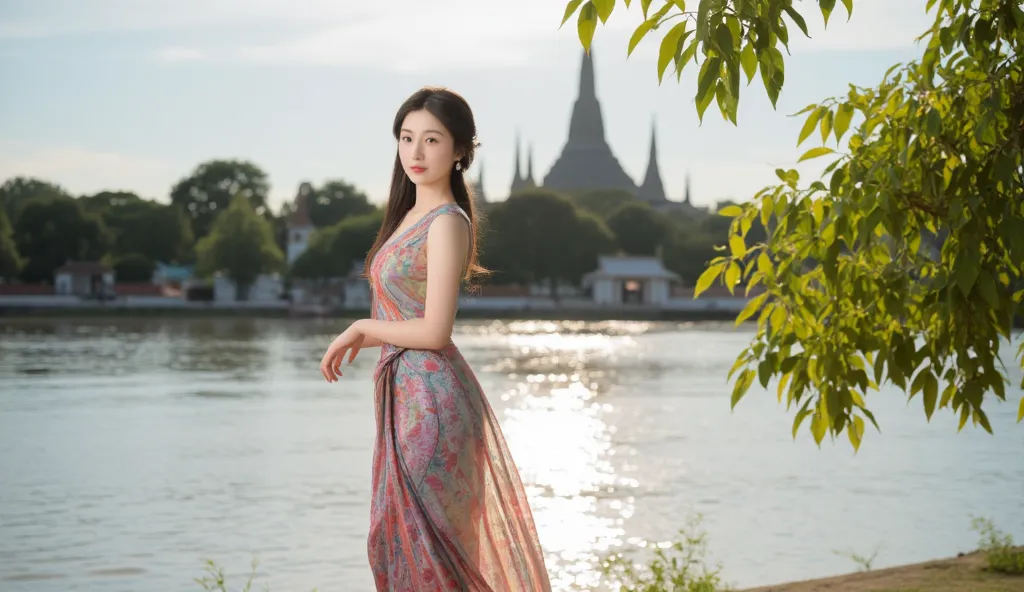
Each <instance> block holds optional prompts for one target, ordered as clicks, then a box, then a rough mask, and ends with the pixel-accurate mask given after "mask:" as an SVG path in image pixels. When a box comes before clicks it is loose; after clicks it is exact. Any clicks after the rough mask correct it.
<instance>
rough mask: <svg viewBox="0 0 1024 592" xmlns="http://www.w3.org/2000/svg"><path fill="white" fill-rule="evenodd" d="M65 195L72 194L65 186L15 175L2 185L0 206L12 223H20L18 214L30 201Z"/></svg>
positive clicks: (0, 188)
mask: <svg viewBox="0 0 1024 592" xmlns="http://www.w3.org/2000/svg"><path fill="white" fill-rule="evenodd" d="M65 197H71V195H70V194H68V192H67V191H64V188H62V187H60V186H58V185H54V184H53V183H49V182H47V181H43V180H41V179H34V178H31V177H14V178H12V179H8V180H7V181H6V182H4V184H3V185H0V208H3V210H4V212H5V213H6V214H7V219H8V220H9V221H10V223H11V224H12V225H15V224H17V223H18V214H19V213H20V212H21V209H22V208H23V207H24V206H25V204H27V203H29V202H30V201H32V200H36V199H53V198H65Z"/></svg>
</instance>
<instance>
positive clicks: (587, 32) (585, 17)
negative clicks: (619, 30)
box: [576, 1, 597, 53]
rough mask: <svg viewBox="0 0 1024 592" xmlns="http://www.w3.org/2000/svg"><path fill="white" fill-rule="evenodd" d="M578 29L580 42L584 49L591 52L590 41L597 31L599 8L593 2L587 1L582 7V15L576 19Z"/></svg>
mask: <svg viewBox="0 0 1024 592" xmlns="http://www.w3.org/2000/svg"><path fill="white" fill-rule="evenodd" d="M576 31H577V32H578V33H579V36H580V43H582V44H583V49H585V50H586V51H587V53H590V43H591V42H592V41H593V40H594V32H595V31H597V9H596V8H594V5H593V3H591V2H589V1H588V2H587V3H586V4H584V5H583V8H581V9H580V16H579V18H578V19H577V20H576Z"/></svg>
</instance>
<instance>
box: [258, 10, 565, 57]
mask: <svg viewBox="0 0 1024 592" xmlns="http://www.w3.org/2000/svg"><path fill="white" fill-rule="evenodd" d="M558 4H559V3H557V2H555V3H552V2H550V0H524V1H521V2H518V3H517V4H516V10H511V11H507V10H505V11H496V10H494V7H493V6H492V5H491V4H489V3H485V2H479V1H478V0H474V1H466V0H451V1H449V2H446V3H444V4H436V5H432V6H431V7H429V8H428V9H425V8H424V6H423V3H422V2H411V1H405V0H397V1H392V2H389V3H388V5H387V7H386V8H385V7H384V5H383V4H381V5H377V6H378V8H379V11H378V12H377V13H376V14H373V15H364V16H365V18H363V19H361V20H359V21H358V22H349V23H345V24H342V25H338V26H333V27H328V28H326V29H323V30H320V31H317V32H315V33H312V34H307V35H302V36H299V37H296V38H294V39H292V40H289V41H286V42H283V43H277V44H266V45H259V46H249V47H244V48H242V49H241V50H240V51H239V52H238V55H239V56H240V57H242V58H244V59H247V60H253V61H260V62H303V63H314V64H329V65H366V66H376V67H383V68H387V69H390V70H397V71H403V72H411V71H423V70H452V69H459V68H463V67H478V66H489V67H504V66H520V65H527V64H531V63H536V58H537V57H538V56H539V55H540V53H541V52H542V51H544V50H545V49H546V47H547V46H546V45H544V42H545V41H548V40H555V39H556V38H557V37H556V36H559V35H561V36H569V35H574V34H575V31H574V30H562V31H559V29H558V24H559V22H560V18H561V16H562V12H563V11H564V5H563V6H559V5H558Z"/></svg>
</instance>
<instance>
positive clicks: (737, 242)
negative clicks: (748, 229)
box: [729, 234, 747, 259]
mask: <svg viewBox="0 0 1024 592" xmlns="http://www.w3.org/2000/svg"><path fill="white" fill-rule="evenodd" d="M729 250H730V251H731V252H732V256H733V257H735V258H736V259H742V258H743V256H744V255H746V254H747V245H746V243H744V242H743V237H742V236H740V235H738V234H730V235H729Z"/></svg>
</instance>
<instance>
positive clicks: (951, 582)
mask: <svg viewBox="0 0 1024 592" xmlns="http://www.w3.org/2000/svg"><path fill="white" fill-rule="evenodd" d="M1016 550H1017V551H1018V552H1022V553H1024V546H1021V547H1017V548H1016ZM986 567H987V563H986V556H985V552H984V551H972V552H970V553H962V554H960V555H958V556H956V557H947V558H945V559H934V560H931V561H924V562H921V563H909V564H906V565H898V566H894V567H887V568H881V569H872V570H870V571H860V572H853V573H848V574H844V575H838V576H830V577H825V578H816V579H813V580H802V581H794V582H785V583H781V584H773V585H770V586H759V587H756V588H743V589H741V590H738V591H737V592H819V591H820V592H825V591H829V592H839V591H842V592H1024V575H1010V574H1003V573H998V572H992V571H988V570H987V569H986Z"/></svg>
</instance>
